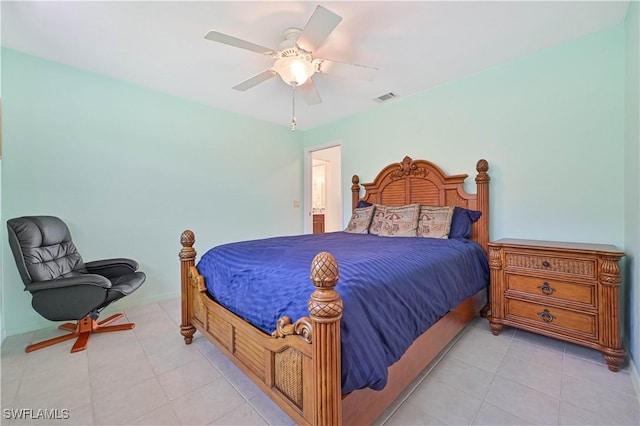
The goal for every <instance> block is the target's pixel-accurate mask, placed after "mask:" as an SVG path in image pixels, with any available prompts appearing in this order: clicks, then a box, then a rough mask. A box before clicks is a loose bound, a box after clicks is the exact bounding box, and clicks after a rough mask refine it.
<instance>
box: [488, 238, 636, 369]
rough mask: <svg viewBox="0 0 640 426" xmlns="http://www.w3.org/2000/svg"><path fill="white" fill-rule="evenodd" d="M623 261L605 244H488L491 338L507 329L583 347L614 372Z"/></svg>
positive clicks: (618, 360) (618, 357)
mask: <svg viewBox="0 0 640 426" xmlns="http://www.w3.org/2000/svg"><path fill="white" fill-rule="evenodd" d="M623 256H624V253H621V252H619V251H617V249H616V247H614V246H611V245H606V244H582V243H561V242H554V241H534V240H516V239H502V240H498V241H494V242H490V243H489V267H490V268H491V316H490V317H489V322H490V324H491V330H492V332H493V334H494V335H498V334H499V333H500V331H501V330H502V326H503V325H507V326H511V327H516V328H520V329H523V330H528V331H531V332H534V333H539V334H543V335H545V336H550V337H555V338H558V339H562V340H565V341H568V342H573V343H577V344H579V345H583V346H588V347H590V348H593V349H597V350H599V351H600V352H602V356H603V357H604V359H605V360H606V361H607V364H608V366H609V370H611V371H618V368H619V367H620V364H622V362H623V361H624V358H625V352H624V350H623V349H622V343H621V339H620V306H619V299H620V284H621V281H622V279H621V277H620V267H619V265H618V262H619V261H620V259H621V258H622V257H623Z"/></svg>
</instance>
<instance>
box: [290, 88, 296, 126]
mask: <svg viewBox="0 0 640 426" xmlns="http://www.w3.org/2000/svg"><path fill="white" fill-rule="evenodd" d="M291 87H293V96H292V98H293V101H292V112H291V131H292V132H295V131H296V84H295V83H294V84H292V85H291Z"/></svg>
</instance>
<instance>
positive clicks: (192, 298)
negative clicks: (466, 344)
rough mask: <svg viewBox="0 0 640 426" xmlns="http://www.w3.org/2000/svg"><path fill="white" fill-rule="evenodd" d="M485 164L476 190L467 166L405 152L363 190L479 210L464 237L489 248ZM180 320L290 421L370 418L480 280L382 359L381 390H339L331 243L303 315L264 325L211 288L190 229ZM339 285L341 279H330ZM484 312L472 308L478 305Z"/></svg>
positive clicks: (460, 317) (465, 316)
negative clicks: (388, 362)
mask: <svg viewBox="0 0 640 426" xmlns="http://www.w3.org/2000/svg"><path fill="white" fill-rule="evenodd" d="M488 169H489V166H488V163H487V161H486V160H480V161H478V163H477V165H476V170H477V171H478V175H477V176H476V179H475V181H476V188H477V191H476V194H469V193H467V192H465V190H464V189H463V183H464V180H465V179H466V178H467V175H466V174H461V175H451V176H448V175H446V174H444V173H443V171H442V170H441V169H440V168H439V167H438V166H436V165H435V164H433V163H431V162H429V161H426V160H412V159H411V158H409V157H405V158H404V159H403V160H402V162H401V163H393V164H390V165H389V166H387V167H385V168H384V169H382V171H381V172H380V173H379V174H378V176H377V177H376V178H375V180H374V181H373V183H368V184H364V185H362V186H364V188H365V191H366V192H365V197H364V198H362V200H364V201H367V202H370V203H380V204H385V205H404V204H409V203H421V204H425V205H434V206H443V205H455V206H460V207H466V208H469V209H473V210H480V211H482V217H481V218H480V220H478V221H477V222H476V223H475V224H474V225H473V229H472V236H471V238H472V239H473V240H475V241H477V242H478V243H479V244H480V245H481V246H482V247H483V248H484V250H485V252H487V250H488V242H489V175H488V174H487V171H488ZM359 182H360V180H359V178H358V176H353V179H352V183H353V185H352V187H351V191H352V207H353V208H355V207H356V205H357V203H358V201H360V200H361V198H360V183H359ZM180 242H181V244H182V249H181V250H180V264H181V289H182V323H181V326H180V333H181V334H182V336H183V337H184V340H185V343H186V344H190V343H191V341H192V338H193V334H194V333H195V331H196V330H198V331H200V332H201V333H202V334H203V335H204V336H205V337H206V338H207V339H208V340H210V341H211V342H212V343H213V344H214V345H215V346H216V347H217V348H218V349H219V350H220V351H221V352H222V353H224V354H225V355H226V356H227V357H228V358H229V359H230V360H231V361H233V363H234V364H235V365H236V366H238V368H240V369H241V370H242V371H243V372H244V373H245V374H246V375H247V376H248V377H249V378H251V379H252V380H253V381H254V382H255V383H256V384H257V385H258V386H259V387H260V388H261V389H262V390H263V391H264V392H265V393H266V394H267V395H268V396H269V397H270V398H271V399H272V400H273V401H274V402H275V403H276V404H277V405H278V406H279V407H280V408H282V410H284V411H285V412H286V413H287V414H288V415H289V416H290V417H291V418H292V419H293V420H294V421H295V422H296V423H298V424H302V425H341V424H346V425H351V424H370V423H372V422H373V421H374V420H375V419H376V418H377V417H378V416H379V415H380V414H381V413H382V412H383V411H384V410H385V409H386V407H387V406H389V405H390V404H391V403H392V402H393V401H394V400H395V399H396V398H397V397H398V396H399V395H400V394H401V393H402V391H403V390H404V389H405V388H406V387H407V386H408V385H409V384H410V383H411V382H412V381H413V380H414V379H415V378H416V377H417V376H418V375H419V374H420V373H421V372H422V371H423V370H424V369H425V368H426V367H427V365H428V364H429V363H430V362H431V361H432V360H433V359H434V358H436V357H437V356H438V354H439V352H440V351H442V349H444V348H445V347H446V346H447V344H449V342H451V341H452V340H453V339H454V338H455V337H456V335H457V334H458V333H459V332H460V331H461V330H462V329H463V328H464V327H465V326H466V325H467V324H468V323H469V322H470V321H471V320H472V319H473V318H474V317H475V316H476V315H478V312H479V311H481V308H482V311H483V312H484V314H486V310H487V306H488V305H487V304H485V301H486V296H485V294H486V291H485V290H486V289H485V290H483V291H481V292H479V293H478V294H476V295H474V296H472V297H470V298H468V299H466V300H464V301H463V302H462V303H460V304H459V305H458V306H457V307H456V308H454V309H453V310H452V311H450V312H449V313H448V314H446V315H445V316H443V317H442V318H441V319H440V320H438V321H437V322H436V323H435V324H434V325H433V326H432V327H431V328H430V329H429V330H427V331H426V332H425V333H424V334H423V335H422V336H420V337H419V338H418V339H417V340H416V341H415V342H414V343H413V344H412V346H411V347H410V348H409V349H408V350H407V352H406V353H405V354H404V355H403V357H402V358H401V359H400V360H399V361H398V362H396V363H395V364H394V365H392V366H391V367H389V380H388V384H387V386H386V387H385V388H384V389H383V390H381V391H374V390H372V389H362V390H357V391H354V392H351V393H349V394H347V395H342V394H341V370H340V318H341V317H342V310H343V304H342V299H341V298H340V294H339V293H338V292H337V291H336V290H335V289H334V287H335V286H336V284H337V282H338V279H339V274H338V265H337V263H336V260H335V259H334V258H333V256H332V255H331V254H329V253H326V252H323V253H319V254H318V255H317V256H316V257H315V258H314V259H313V262H312V263H311V277H310V279H311V281H312V282H313V284H314V286H315V288H316V290H315V291H314V292H313V294H311V297H310V299H309V302H308V306H309V317H304V318H296V319H295V321H294V320H292V319H290V318H288V317H283V318H281V319H280V320H279V321H278V324H277V328H276V330H274V331H273V333H272V334H271V335H267V334H265V333H264V332H262V331H261V330H259V329H257V328H256V327H254V326H253V325H251V324H249V323H247V322H246V321H244V320H243V319H241V318H240V317H238V316H236V315H235V314H233V313H231V312H230V311H228V310H226V309H225V308H224V307H222V306H221V305H219V304H218V303H217V302H215V301H214V300H213V299H212V298H211V297H209V295H208V293H207V290H206V287H205V284H204V277H203V276H202V275H200V273H199V272H198V270H197V268H196V267H195V258H196V251H195V249H194V248H193V244H194V242H195V236H194V234H193V232H191V231H189V230H187V231H184V232H183V233H182V236H181V238H180ZM338 290H339V286H338ZM483 312H480V313H481V314H482V313H483Z"/></svg>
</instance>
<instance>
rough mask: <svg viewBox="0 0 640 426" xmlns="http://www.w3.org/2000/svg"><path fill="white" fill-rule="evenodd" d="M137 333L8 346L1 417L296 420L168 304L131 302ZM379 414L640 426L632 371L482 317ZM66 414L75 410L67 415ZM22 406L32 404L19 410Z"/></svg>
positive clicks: (425, 420) (413, 420)
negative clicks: (74, 349) (613, 368)
mask: <svg viewBox="0 0 640 426" xmlns="http://www.w3.org/2000/svg"><path fill="white" fill-rule="evenodd" d="M125 314H126V316H127V318H128V319H129V320H130V321H133V322H135V323H136V328H135V329H134V330H132V331H123V332H118V333H105V334H96V335H93V336H92V337H91V339H90V340H89V346H88V349H87V350H86V351H83V352H79V353H76V354H70V353H69V350H70V348H71V346H72V344H73V342H72V341H70V342H65V343H63V344H59V345H56V346H52V347H49V348H46V349H42V350H39V351H36V352H32V353H30V354H25V353H24V346H25V345H27V344H29V343H31V342H34V341H39V340H42V339H44V338H48V337H50V336H52V335H54V333H56V331H55V329H47V330H40V331H35V332H32V333H26V334H23V335H19V336H11V337H9V338H7V340H6V341H5V342H4V344H3V345H2V357H1V363H0V367H1V369H2V370H1V375H2V387H1V393H2V417H1V418H0V422H1V423H2V424H3V425H20V424H36V425H45V424H46V425H49V424H64V425H72V424H73V425H118V424H130V425H174V424H183V425H205V424H216V425H264V424H274V425H280V424H293V422H292V420H291V419H290V418H289V417H287V416H286V415H285V414H284V413H283V412H282V411H280V410H279V409H278V408H277V407H276V406H275V404H273V403H272V402H271V401H270V400H269V399H268V398H266V397H265V396H264V395H263V394H262V393H261V392H260V390H259V389H258V388H257V387H256V386H255V385H254V384H253V383H252V382H250V381H249V380H248V379H246V378H245V377H244V375H243V374H242V373H241V372H240V371H239V370H238V369H237V368H236V367H235V366H234V365H233V364H231V362H229V361H228V360H226V358H224V357H223V356H222V355H221V354H220V353H219V352H218V351H217V350H216V349H215V348H214V347H213V346H212V345H211V344H210V343H209V342H207V341H206V340H205V339H204V338H202V337H201V336H199V335H198V333H196V336H198V337H196V338H194V343H193V344H192V345H190V346H187V345H184V344H183V341H182V337H181V336H180V334H179V332H178V329H177V324H178V323H179V317H180V303H179V301H178V300H171V301H167V302H162V303H155V304H149V305H145V306H140V307H136V308H130V309H127V310H125ZM428 370H429V372H428V374H426V375H425V376H424V377H423V378H421V379H418V380H416V382H415V383H414V386H413V387H412V389H410V390H408V391H407V392H406V395H403V396H402V397H400V398H398V400H397V401H396V403H395V404H394V405H393V406H392V407H390V408H389V409H388V410H387V412H386V413H385V414H383V416H381V418H380V419H379V420H378V424H380V425H427V424H456V425H528V424H537V425H556V424H563V425H596V424H597V425H605V424H606V425H639V424H640V404H639V398H638V396H637V395H636V394H635V392H634V388H633V385H632V381H631V377H630V374H629V371H628V370H627V369H625V370H623V371H620V372H618V373H612V372H609V371H608V370H607V368H606V366H605V365H604V362H603V360H602V358H601V357H600V354H599V353H597V352H595V351H592V350H588V349H585V348H582V347H579V346H575V345H572V344H565V343H563V342H560V341H556V340H552V339H548V338H545V337H542V336H537V335H535V334H531V333H526V332H522V331H516V330H513V329H506V330H504V331H503V333H502V334H501V335H500V336H497V337H496V336H493V335H492V334H491V332H490V331H489V327H488V324H487V322H486V320H484V319H478V320H476V321H475V322H474V323H473V325H471V326H470V327H468V328H467V329H466V330H465V332H464V333H463V334H462V336H461V337H460V339H459V340H458V341H457V342H456V343H455V344H454V345H452V346H451V347H450V348H449V350H448V352H447V354H446V355H445V356H444V357H443V358H442V359H441V360H440V361H439V362H438V363H436V365H435V366H431V367H430V369H428ZM11 409H33V410H34V411H33V413H34V415H32V416H31V417H35V416H36V415H37V412H36V411H35V410H37V409H49V410H54V409H57V410H58V412H57V414H58V417H66V414H67V413H68V419H59V420H38V419H35V420H34V419H24V418H23V419H18V418H10V417H11ZM63 410H68V411H63ZM23 412H24V411H23Z"/></svg>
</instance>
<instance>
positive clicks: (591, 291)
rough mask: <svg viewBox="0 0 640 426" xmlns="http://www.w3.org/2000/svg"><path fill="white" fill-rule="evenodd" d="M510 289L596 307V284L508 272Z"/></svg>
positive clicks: (508, 286)
mask: <svg viewBox="0 0 640 426" xmlns="http://www.w3.org/2000/svg"><path fill="white" fill-rule="evenodd" d="M509 290H511V291H519V292H523V293H528V294H533V295H537V296H541V297H549V298H551V299H560V300H566V301H571V302H577V303H582V304H585V305H588V306H593V307H594V308H595V307H596V286H595V285H593V284H579V283H573V282H568V281H561V280H549V279H545V278H538V277H531V276H524V275H516V274H507V291H509Z"/></svg>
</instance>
